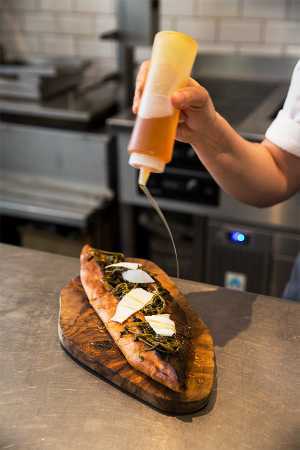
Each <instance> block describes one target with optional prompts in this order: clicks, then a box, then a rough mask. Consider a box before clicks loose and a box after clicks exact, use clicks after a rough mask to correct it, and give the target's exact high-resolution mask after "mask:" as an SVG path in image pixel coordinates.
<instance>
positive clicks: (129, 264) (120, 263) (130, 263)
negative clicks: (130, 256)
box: [105, 261, 141, 269]
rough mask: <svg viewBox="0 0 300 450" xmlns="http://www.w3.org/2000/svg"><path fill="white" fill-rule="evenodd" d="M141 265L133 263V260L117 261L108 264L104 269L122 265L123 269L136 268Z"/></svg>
mask: <svg viewBox="0 0 300 450" xmlns="http://www.w3.org/2000/svg"><path fill="white" fill-rule="evenodd" d="M140 266H141V264H139V263H134V262H126V261H124V262H118V263H115V264H110V265H109V266H106V267H105V269H107V268H108V267H124V268H125V269H138V268H139V267H140Z"/></svg>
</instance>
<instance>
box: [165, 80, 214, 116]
mask: <svg viewBox="0 0 300 450" xmlns="http://www.w3.org/2000/svg"><path fill="white" fill-rule="evenodd" d="M171 101H172V104H173V106H174V108H176V109H187V108H191V109H195V110H197V109H202V108H203V107H205V106H206V105H207V103H208V101H209V94H208V92H207V90H206V89H204V88H203V87H202V86H200V85H198V86H197V87H185V88H182V89H179V90H178V91H176V92H175V93H174V94H173V95H172V98H171Z"/></svg>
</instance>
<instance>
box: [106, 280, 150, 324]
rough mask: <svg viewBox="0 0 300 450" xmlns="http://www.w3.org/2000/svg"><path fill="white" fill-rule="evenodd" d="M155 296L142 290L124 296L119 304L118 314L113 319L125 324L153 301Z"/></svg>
mask: <svg viewBox="0 0 300 450" xmlns="http://www.w3.org/2000/svg"><path fill="white" fill-rule="evenodd" d="M152 297H153V294H152V293H151V292H147V291H146V290H145V289H142V288H134V289H131V291H129V292H128V294H126V295H124V297H123V298H122V300H120V302H119V303H118V306H117V309H116V312H115V314H114V316H113V317H112V318H111V320H113V321H114V322H119V323H123V322H124V321H125V320H126V319H128V317H130V316H132V314H134V313H136V312H138V311H139V310H140V309H142V308H144V306H145V305H147V303H149V302H150V301H151V300H152Z"/></svg>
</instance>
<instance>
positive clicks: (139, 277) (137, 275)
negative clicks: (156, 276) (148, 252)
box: [122, 269, 155, 284]
mask: <svg viewBox="0 0 300 450" xmlns="http://www.w3.org/2000/svg"><path fill="white" fill-rule="evenodd" d="M122 277H123V280H125V281H129V282H130V283H142V284H143V283H155V281H154V280H153V278H152V277H150V275H148V274H147V272H144V270H141V269H137V270H126V272H123V273H122Z"/></svg>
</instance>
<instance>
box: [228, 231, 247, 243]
mask: <svg viewBox="0 0 300 450" xmlns="http://www.w3.org/2000/svg"><path fill="white" fill-rule="evenodd" d="M228 237H229V240H230V241H231V242H233V243H234V244H247V243H248V241H249V239H248V236H247V235H246V234H245V233H242V232H241V231H230V232H229V233H228Z"/></svg>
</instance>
